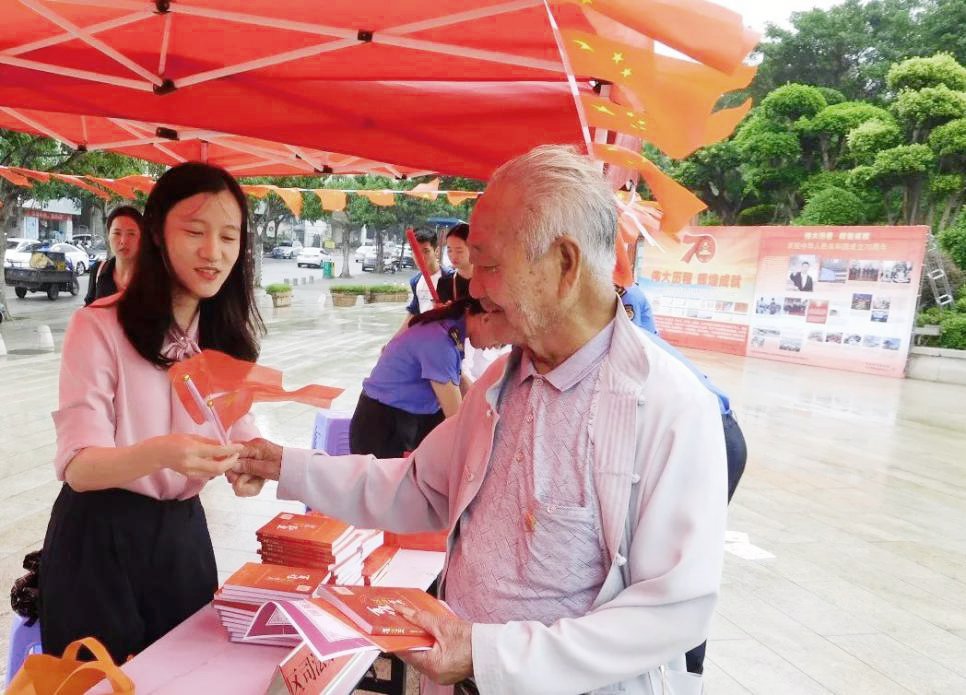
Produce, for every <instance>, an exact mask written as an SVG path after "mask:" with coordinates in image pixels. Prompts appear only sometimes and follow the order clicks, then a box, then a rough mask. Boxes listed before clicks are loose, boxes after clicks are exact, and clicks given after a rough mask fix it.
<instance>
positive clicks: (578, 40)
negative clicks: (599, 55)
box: [574, 39, 594, 53]
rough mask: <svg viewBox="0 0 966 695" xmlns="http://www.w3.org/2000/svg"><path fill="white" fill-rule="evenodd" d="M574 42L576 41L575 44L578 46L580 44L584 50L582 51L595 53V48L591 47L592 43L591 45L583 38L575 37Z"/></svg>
mask: <svg viewBox="0 0 966 695" xmlns="http://www.w3.org/2000/svg"><path fill="white" fill-rule="evenodd" d="M574 43H575V44H577V46H578V47H579V48H580V50H582V51H590V52H591V53H593V52H594V49H593V48H592V47H591V45H590V44H589V43H587V42H586V41H582V40H580V39H574Z"/></svg>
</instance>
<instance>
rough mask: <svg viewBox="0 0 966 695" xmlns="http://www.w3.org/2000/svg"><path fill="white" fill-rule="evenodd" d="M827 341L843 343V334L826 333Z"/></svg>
mask: <svg viewBox="0 0 966 695" xmlns="http://www.w3.org/2000/svg"><path fill="white" fill-rule="evenodd" d="M825 342H826V343H837V344H839V345H841V344H842V334H841V333H827V334H826V335H825Z"/></svg>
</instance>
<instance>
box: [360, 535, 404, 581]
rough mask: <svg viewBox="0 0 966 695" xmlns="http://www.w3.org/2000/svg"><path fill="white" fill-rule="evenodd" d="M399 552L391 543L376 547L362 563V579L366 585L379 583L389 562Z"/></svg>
mask: <svg viewBox="0 0 966 695" xmlns="http://www.w3.org/2000/svg"><path fill="white" fill-rule="evenodd" d="M398 552H399V548H397V547H395V546H392V545H383V546H380V547H378V548H376V549H375V550H374V551H373V552H372V554H371V555H369V557H367V558H366V559H365V561H364V562H363V563H362V581H363V583H364V584H365V585H366V586H372V585H373V584H377V583H379V580H380V579H382V578H383V577H384V576H385V574H386V571H387V570H388V569H389V563H390V561H392V559H393V558H394V557H395V556H396V553H398Z"/></svg>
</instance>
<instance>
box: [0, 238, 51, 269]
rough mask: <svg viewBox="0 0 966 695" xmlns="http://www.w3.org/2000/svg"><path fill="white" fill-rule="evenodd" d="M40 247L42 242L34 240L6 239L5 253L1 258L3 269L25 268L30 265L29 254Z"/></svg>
mask: <svg viewBox="0 0 966 695" xmlns="http://www.w3.org/2000/svg"><path fill="white" fill-rule="evenodd" d="M40 246H43V242H41V241H37V240H36V239H23V238H21V237H12V238H10V239H7V251H6V254H5V255H4V257H3V265H4V267H7V268H26V267H27V266H28V265H30V254H32V253H33V252H34V249H36V248H39V247H40Z"/></svg>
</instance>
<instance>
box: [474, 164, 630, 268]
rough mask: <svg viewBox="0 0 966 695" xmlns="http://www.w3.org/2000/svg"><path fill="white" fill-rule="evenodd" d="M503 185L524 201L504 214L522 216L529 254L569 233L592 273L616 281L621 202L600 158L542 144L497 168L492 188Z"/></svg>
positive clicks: (532, 256)
mask: <svg viewBox="0 0 966 695" xmlns="http://www.w3.org/2000/svg"><path fill="white" fill-rule="evenodd" d="M503 186H507V187H508V188H510V189H511V190H512V189H516V190H518V191H520V192H521V198H522V200H523V201H524V202H523V205H522V207H521V208H520V209H519V210H507V211H504V214H506V215H507V216H508V217H510V218H512V219H514V220H516V221H517V222H519V224H520V232H521V234H523V235H525V236H523V237H522V238H521V241H522V242H523V244H524V248H525V249H526V251H527V256H528V258H529V260H534V259H536V258H539V257H540V256H542V255H543V254H545V253H546V252H547V250H548V249H549V248H550V245H551V244H552V243H553V242H554V241H555V240H556V239H559V238H560V237H562V236H563V235H565V234H569V235H570V236H572V237H573V238H574V239H575V240H576V241H577V243H578V244H579V246H580V251H581V253H582V254H583V258H584V262H585V263H586V264H587V269H588V270H589V271H590V274H591V277H592V278H594V279H595V280H597V281H598V282H599V283H600V284H602V285H603V284H604V283H606V284H610V283H611V279H612V277H613V274H614V263H615V251H614V238H615V236H616V234H617V205H616V203H615V202H614V194H613V192H612V191H611V189H610V186H609V185H608V184H607V182H606V181H605V180H604V177H603V175H602V174H601V171H600V165H599V164H598V163H597V162H595V161H594V160H592V159H591V158H590V157H587V156H585V155H582V154H579V153H578V152H577V150H576V148H574V147H570V146H567V145H540V146H539V147H535V148H533V149H532V150H530V151H529V152H527V153H526V154H524V155H521V156H519V157H517V158H516V159H511V160H510V161H509V162H507V163H505V164H504V165H503V166H501V167H500V168H499V169H497V170H496V171H495V172H494V173H493V175H492V176H491V177H490V181H489V183H488V185H487V188H488V189H493V188H496V187H503Z"/></svg>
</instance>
